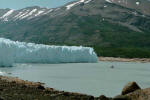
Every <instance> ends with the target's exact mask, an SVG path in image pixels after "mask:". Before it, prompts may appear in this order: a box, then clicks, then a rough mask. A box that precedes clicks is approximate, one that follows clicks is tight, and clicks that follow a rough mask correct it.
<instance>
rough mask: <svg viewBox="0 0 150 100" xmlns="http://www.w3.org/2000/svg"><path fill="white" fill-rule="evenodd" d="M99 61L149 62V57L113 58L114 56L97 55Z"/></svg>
mask: <svg viewBox="0 0 150 100" xmlns="http://www.w3.org/2000/svg"><path fill="white" fill-rule="evenodd" d="M99 61H112V62H114V61H117V62H142V63H146V62H150V58H115V57H99Z"/></svg>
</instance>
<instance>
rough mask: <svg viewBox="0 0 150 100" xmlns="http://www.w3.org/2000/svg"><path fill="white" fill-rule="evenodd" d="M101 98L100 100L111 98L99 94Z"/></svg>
mask: <svg viewBox="0 0 150 100" xmlns="http://www.w3.org/2000/svg"><path fill="white" fill-rule="evenodd" d="M99 99H100V100H110V99H109V98H107V97H106V96H104V95H101V96H99Z"/></svg>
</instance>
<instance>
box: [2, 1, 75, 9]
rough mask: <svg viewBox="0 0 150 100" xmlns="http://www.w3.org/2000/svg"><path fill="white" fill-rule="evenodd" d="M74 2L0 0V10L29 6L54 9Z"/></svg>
mask: <svg viewBox="0 0 150 100" xmlns="http://www.w3.org/2000/svg"><path fill="white" fill-rule="evenodd" d="M71 1H74V0H0V8H11V9H20V8H25V7H29V6H41V7H48V8H55V7H58V6H61V5H64V4H66V3H67V2H71Z"/></svg>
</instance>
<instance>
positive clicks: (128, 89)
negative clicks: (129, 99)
mask: <svg viewBox="0 0 150 100" xmlns="http://www.w3.org/2000/svg"><path fill="white" fill-rule="evenodd" d="M138 89H141V88H140V87H139V85H138V84H137V83H136V82H129V83H128V84H127V85H125V87H124V88H123V90H122V95H126V94H128V93H131V92H134V91H136V90H138Z"/></svg>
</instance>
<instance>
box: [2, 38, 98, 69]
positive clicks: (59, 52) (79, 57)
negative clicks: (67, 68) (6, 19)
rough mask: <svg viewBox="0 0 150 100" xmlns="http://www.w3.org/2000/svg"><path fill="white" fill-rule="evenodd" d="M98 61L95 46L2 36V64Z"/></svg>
mask: <svg viewBox="0 0 150 100" xmlns="http://www.w3.org/2000/svg"><path fill="white" fill-rule="evenodd" d="M80 62H89V63H94V62H97V55H96V53H95V52H94V50H93V48H90V47H82V46H79V47H77V46H49V45H43V44H34V43H25V42H18V41H16V42H15V41H11V40H9V39H4V38H0V66H11V65H12V64H13V63H80Z"/></svg>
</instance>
